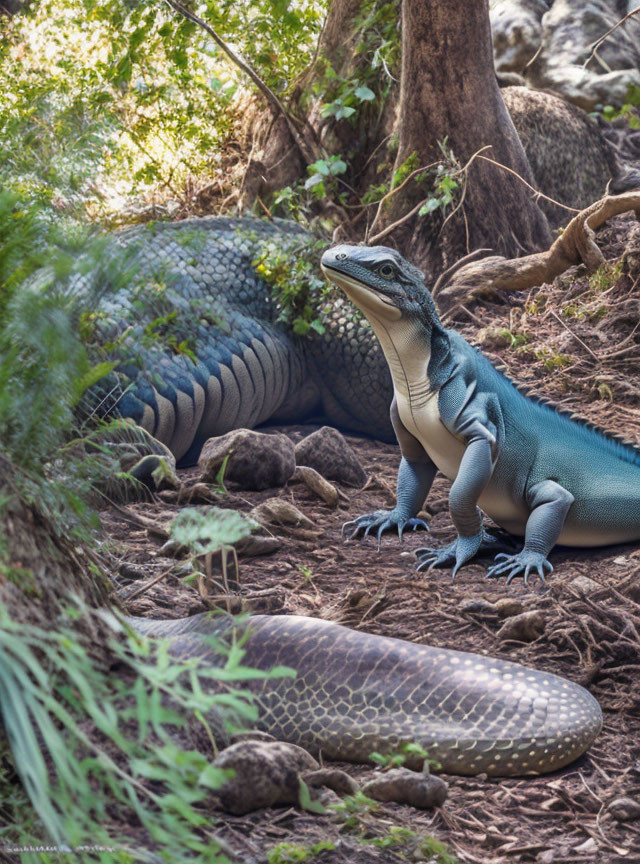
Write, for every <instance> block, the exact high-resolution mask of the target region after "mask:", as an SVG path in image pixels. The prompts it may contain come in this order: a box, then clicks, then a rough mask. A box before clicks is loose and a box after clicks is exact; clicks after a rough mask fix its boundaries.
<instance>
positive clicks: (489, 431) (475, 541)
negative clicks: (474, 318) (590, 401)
mask: <svg viewBox="0 0 640 864" xmlns="http://www.w3.org/2000/svg"><path fill="white" fill-rule="evenodd" d="M322 266H323V269H324V270H325V272H326V274H327V276H328V277H329V278H330V279H331V280H332V281H333V282H335V283H336V284H337V285H338V286H339V287H341V288H342V289H343V290H344V291H345V293H346V295H347V296H348V297H349V298H350V300H351V301H352V302H353V303H354V304H355V305H356V306H357V307H358V308H359V309H360V310H361V312H362V313H363V314H364V315H365V316H366V317H367V318H368V320H369V322H370V323H371V326H372V328H373V330H374V332H375V333H376V335H377V337H378V339H379V340H380V343H381V347H382V349H383V351H384V353H385V356H386V358H387V362H388V364H389V369H390V373H391V378H392V380H393V388H394V399H393V402H392V406H391V421H392V423H393V426H394V429H395V432H396V435H397V437H398V441H399V443H400V449H401V451H402V461H401V465H400V470H399V472H398V493H397V494H398V505H397V507H396V508H395V509H394V510H392V511H378V512H376V513H373V514H368V515H365V516H361V517H359V519H357V520H355V522H354V523H352V525H353V531H352V536H356V535H358V534H360V533H361V532H362V531H363V529H364V531H365V533H369V532H372V533H374V534H376V535H377V536H378V538H379V537H380V535H381V534H382V533H383V532H384V531H386V530H388V529H390V528H393V527H395V526H396V525H398V527H400V523H402V524H403V525H404V524H411V520H415V518H416V516H417V514H418V512H419V510H420V509H421V508H422V506H423V504H424V501H425V498H426V496H427V495H428V493H429V490H430V488H431V483H432V481H433V478H434V476H435V473H436V471H437V470H440V471H441V472H442V473H443V474H445V475H446V476H447V477H448V478H449V479H450V480H451V482H452V486H451V493H450V498H449V509H450V512H451V516H452V519H453V522H454V524H455V527H456V529H457V532H458V537H457V539H456V541H455V542H454V543H453V544H451V545H450V546H449V547H447V548H446V549H443V550H437V549H432V548H423V549H421V550H419V551H418V556H419V559H420V563H419V569H423V568H424V567H425V566H426V567H429V568H430V567H432V566H435V567H452V568H453V569H452V573H453V576H454V577H455V575H456V573H457V572H458V570H459V569H460V567H462V566H463V565H464V564H465V563H466V562H468V561H471V560H473V559H474V558H475V557H476V555H478V554H481V553H486V552H487V551H488V550H490V548H491V545H492V543H493V539H492V537H491V530H490V531H489V533H487V532H486V531H485V530H484V528H483V525H482V511H484V512H485V513H487V514H488V515H489V516H490V517H491V518H492V519H493V521H494V522H495V523H497V524H498V525H500V526H501V527H502V528H503V529H504V530H505V531H506V532H508V533H510V534H512V535H516V536H519V537H524V546H523V548H522V549H521V550H520V551H517V550H513V549H512V550H509V551H506V552H505V550H504V549H502V548H499V547H496V549H495V551H500V553H501V554H500V555H498V556H497V557H496V562H495V563H494V564H493V566H492V567H491V568H490V569H489V571H488V573H487V576H489V577H506V580H507V584H508V583H509V582H511V580H512V579H514V578H515V577H516V576H519V575H522V576H523V577H524V581H525V583H526V582H527V581H528V579H529V576H530V575H531V574H537V576H538V578H539V579H540V580H541V581H542V582H543V583H544V581H545V576H546V574H547V573H550V572H551V571H552V570H553V567H552V566H551V564H550V562H549V561H548V560H547V559H548V555H549V553H550V552H551V550H552V549H553V547H554V546H555V544H556V543H558V542H560V543H563V544H565V545H571V546H584V547H589V546H599V545H607V544H616V543H623V542H629V541H634V540H639V539H640V451H639V450H638V449H637V448H635V447H634V446H633V445H631V444H628V443H626V442H622V441H620V440H618V439H615V438H613V437H610V436H607V435H606V434H605V433H603V432H602V431H600V430H597V429H595V428H594V427H591V426H588V425H585V424H583V423H578V422H575V421H574V420H572V419H571V418H570V417H568V416H566V415H564V414H561V413H559V412H558V411H557V410H555V409H554V408H553V407H551V406H549V405H547V404H543V403H541V402H538V401H536V400H535V399H531V398H527V397H526V396H525V395H523V394H522V393H521V392H520V391H519V390H518V389H517V388H516V387H515V386H514V385H513V384H512V383H511V382H510V381H509V380H508V379H507V378H505V376H504V375H502V374H501V373H500V372H498V371H497V370H496V369H495V368H494V367H493V366H492V365H491V363H489V361H488V360H487V359H486V358H485V357H483V356H482V354H481V353H479V352H478V351H476V350H475V349H474V348H472V347H471V346H470V345H469V343H468V342H466V341H465V340H464V339H463V338H462V337H461V336H460V335H459V334H457V333H455V332H454V331H448V330H445V329H444V327H443V326H442V324H441V323H440V319H439V317H438V314H437V311H436V308H435V304H434V302H433V299H432V297H431V294H430V293H429V291H428V289H427V288H426V286H425V283H424V276H423V275H422V273H421V272H420V271H419V270H417V269H416V268H415V267H413V266H412V265H411V264H409V263H408V262H407V261H405V260H404V259H403V258H402V257H401V256H400V255H399V254H398V253H397V252H395V251H394V250H392V249H388V248H386V247H384V246H379V247H371V248H366V247H361V246H347V245H342V246H336V247H335V248H333V249H329V250H328V251H327V252H325V253H324V255H323V256H322Z"/></svg>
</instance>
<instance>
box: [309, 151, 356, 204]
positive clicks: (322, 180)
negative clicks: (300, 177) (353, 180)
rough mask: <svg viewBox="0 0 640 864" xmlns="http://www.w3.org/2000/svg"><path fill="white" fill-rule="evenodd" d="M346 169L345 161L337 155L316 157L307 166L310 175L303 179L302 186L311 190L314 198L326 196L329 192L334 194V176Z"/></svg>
mask: <svg viewBox="0 0 640 864" xmlns="http://www.w3.org/2000/svg"><path fill="white" fill-rule="evenodd" d="M346 170H347V163H346V162H345V161H344V159H341V158H340V157H339V156H329V157H328V158H326V159H318V160H317V161H316V162H314V163H313V164H312V165H308V166H307V173H308V174H309V175H310V176H309V177H308V178H307V180H306V181H305V184H304V188H305V189H307V190H310V191H311V192H313V195H314V197H315V198H326V197H327V195H328V194H330V193H331V194H335V192H336V178H337V177H338V176H339V175H340V174H344V173H345V172H346Z"/></svg>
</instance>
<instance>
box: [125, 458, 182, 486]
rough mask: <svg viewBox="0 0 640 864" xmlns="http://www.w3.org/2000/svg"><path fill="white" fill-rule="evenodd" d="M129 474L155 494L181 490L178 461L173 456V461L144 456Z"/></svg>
mask: <svg viewBox="0 0 640 864" xmlns="http://www.w3.org/2000/svg"><path fill="white" fill-rule="evenodd" d="M129 474H131V476H132V477H134V478H135V479H136V480H138V482H140V483H144V485H145V486H147V487H148V488H149V489H151V490H153V491H155V492H163V491H165V490H167V489H171V490H176V489H179V488H180V480H179V479H178V475H177V474H176V460H175V459H174V458H173V455H172V456H171V459H168V458H167V457H166V456H157V455H155V454H149V455H148V456H143V457H142V459H139V460H138V461H137V462H136V463H135V465H133V466H132V467H131V468H130V469H129Z"/></svg>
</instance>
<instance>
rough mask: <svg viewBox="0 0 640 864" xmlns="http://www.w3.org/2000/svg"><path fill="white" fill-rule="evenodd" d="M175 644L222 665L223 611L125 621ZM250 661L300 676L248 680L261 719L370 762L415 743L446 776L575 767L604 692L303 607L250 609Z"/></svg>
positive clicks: (292, 738)
mask: <svg viewBox="0 0 640 864" xmlns="http://www.w3.org/2000/svg"><path fill="white" fill-rule="evenodd" d="M128 620H129V622H130V623H131V624H132V625H133V627H134V628H135V629H136V630H137V631H138V632H140V633H142V634H147V635H150V636H153V637H165V638H169V639H170V640H171V650H172V653H174V654H176V655H178V656H183V657H184V656H193V655H199V656H200V657H202V658H203V659H205V660H206V661H208V662H211V663H212V664H214V665H217V666H219V665H224V662H225V656H224V653H222V652H219V651H218V650H216V648H215V647H214V646H213V644H212V641H211V639H210V638H207V637H214V636H215V637H221V636H224V634H225V633H226V634H229V632H230V631H231V630H232V629H233V627H234V625H233V624H232V623H231V621H230V619H228V618H226V617H222V618H212V617H211V616H210V615H209V614H208V613H203V614H201V615H195V616H193V617H191V618H184V619H179V620H173V621H171V620H166V621H161V620H149V619H143V618H130V619H128ZM245 626H246V627H247V628H248V635H247V637H246V641H245V642H244V643H243V648H244V650H245V655H244V658H243V663H244V664H245V665H246V666H249V667H252V668H256V669H261V670H269V669H271V668H273V667H274V666H278V665H284V666H288V667H291V668H293V669H295V670H296V673H297V674H296V676H295V677H284V678H266V679H257V680H254V681H249V682H243V686H246V687H248V688H249V689H250V690H251V691H252V692H253V694H254V696H255V699H256V703H257V706H258V709H259V720H258V723H257V726H256V728H257V729H259V730H261V731H264V732H268V733H270V734H271V735H273V736H274V737H276V738H278V739H279V740H282V741H288V742H290V743H293V744H298V745H299V746H301V747H304V748H305V749H307V750H309V751H310V752H311V753H314V754H317V753H318V752H321V753H322V754H323V755H324V756H326V757H327V758H329V759H339V760H345V761H352V762H366V761H368V760H369V757H370V756H371V754H372V753H373V752H376V751H377V752H382V753H391V752H394V751H397V750H399V749H400V748H401V746H402V745H403V744H405V743H416V744H419V745H421V746H422V747H423V748H424V749H425V750H427V752H428V756H429V758H430V759H433V760H435V761H437V762H439V763H440V765H441V767H442V770H443V771H445V772H448V773H451V774H479V773H482V772H485V773H486V774H489V775H493V776H501V777H508V776H514V775H515V776H517V775H523V774H542V773H545V772H549V771H553V770H555V769H557V768H562V767H563V766H564V765H567V764H569V763H570V762H572V761H573V760H574V759H576V758H577V757H578V756H580V754H581V753H583V752H584V751H585V750H586V749H587V747H588V746H589V745H590V744H591V742H592V741H593V739H594V738H595V737H596V735H597V734H598V732H599V731H600V728H601V726H602V713H601V711H600V707H599V705H598V703H597V701H596V700H595V699H594V698H593V696H591V694H590V693H588V692H587V691H586V690H585V689H584V688H582V687H580V686H579V685H578V684H574V683H573V682H571V681H566V680H564V679H563V678H560V677H558V676H557V675H552V674H549V673H547V672H539V671H536V670H534V669H528V668H526V667H524V666H520V665H518V664H516V663H510V662H508V661H504V660H496V659H493V658H490V657H483V656H480V655H478V654H469V653H466V652H462V651H451V650H446V649H442V648H432V647H428V646H426V645H419V644H415V643H412V642H405V641H402V640H400V639H392V638H388V637H383V636H373V635H371V634H368V633H363V632H360V631H356V630H350V629H348V628H346V627H342V626H341V625H339V624H334V623H333V622H330V621H324V620H321V619H317V618H305V617H300V616H296V615H255V616H253V617H251V618H249V619H248V622H247V624H246V625H242V629H244V627H245Z"/></svg>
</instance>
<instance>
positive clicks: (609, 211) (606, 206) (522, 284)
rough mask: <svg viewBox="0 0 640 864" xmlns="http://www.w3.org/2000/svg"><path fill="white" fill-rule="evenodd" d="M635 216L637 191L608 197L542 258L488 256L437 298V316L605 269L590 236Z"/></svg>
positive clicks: (464, 270) (460, 272)
mask: <svg viewBox="0 0 640 864" xmlns="http://www.w3.org/2000/svg"><path fill="white" fill-rule="evenodd" d="M629 210H634V211H636V213H639V214H640V190H638V191H634V192H625V193H624V194H622V195H607V196H606V197H604V198H602V199H600V201H596V202H595V203H594V204H592V205H591V206H590V207H587V208H586V210H582V211H581V212H580V213H578V215H577V216H575V217H574V218H573V219H572V220H571V222H570V223H569V224H568V225H567V227H566V228H565V230H564V231H563V233H562V235H561V236H560V237H558V239H557V240H556V241H555V242H554V243H553V245H552V246H551V247H550V248H549V249H548V250H547V251H546V252H536V253H534V254H533V255H526V256H525V257H523V258H510V259H507V258H503V257H501V256H497V255H496V256H492V257H490V258H483V259H482V260H481V261H473V262H471V263H469V264H465V266H464V267H461V268H460V270H458V271H457V272H456V273H455V274H454V276H453V278H452V279H451V281H450V282H449V283H448V284H446V285H445V286H443V287H442V288H441V289H440V291H439V292H438V293H437V303H438V307H439V308H440V310H441V311H445V310H447V309H450V308H451V307H452V306H454V305H455V304H456V303H462V304H466V303H470V302H472V301H473V300H475V299H477V298H479V297H492V296H495V295H496V294H497V293H498V292H499V291H522V290H526V289H528V288H534V287H536V286H537V285H543V284H544V283H546V282H552V281H553V280H554V279H555V277H556V276H559V275H560V274H562V273H564V272H565V270H568V269H569V267H573V266H575V265H576V264H584V265H585V266H586V268H587V270H588V271H589V272H590V273H591V272H594V271H595V270H597V269H598V267H600V266H601V265H602V264H604V263H605V259H604V256H603V254H602V252H601V251H600V249H599V248H598V246H597V244H596V242H595V232H596V230H597V229H598V228H600V226H602V225H603V224H604V223H605V222H606V221H607V220H608V219H610V218H611V217H613V216H617V215H619V214H620V213H626V212H628V211H629Z"/></svg>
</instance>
